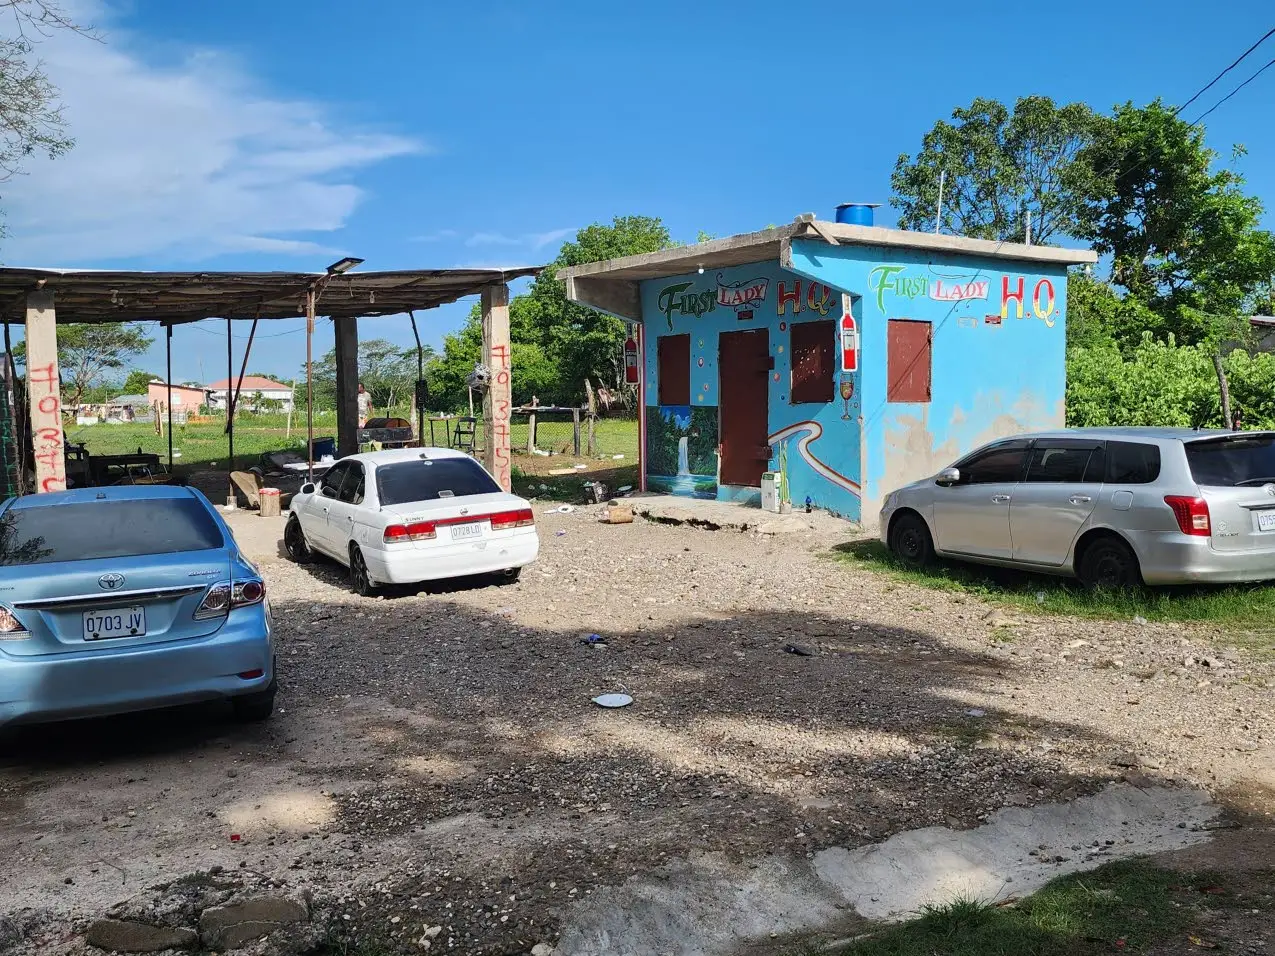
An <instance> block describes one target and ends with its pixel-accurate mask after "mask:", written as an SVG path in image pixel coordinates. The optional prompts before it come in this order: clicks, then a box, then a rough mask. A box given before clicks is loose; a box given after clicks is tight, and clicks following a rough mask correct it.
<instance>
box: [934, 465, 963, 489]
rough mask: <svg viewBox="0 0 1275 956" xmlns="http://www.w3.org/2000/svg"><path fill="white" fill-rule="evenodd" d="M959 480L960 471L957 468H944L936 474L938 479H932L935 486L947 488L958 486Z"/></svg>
mask: <svg viewBox="0 0 1275 956" xmlns="http://www.w3.org/2000/svg"><path fill="white" fill-rule="evenodd" d="M960 480H961V470H960V469H959V468H944V469H943V470H942V471H940V472H939V473H938V477H937V478H935V479H934V481H935V483H936V484H939V485H942V486H943V487H944V488H947V487H948V486H950V485H955V484H959V483H960Z"/></svg>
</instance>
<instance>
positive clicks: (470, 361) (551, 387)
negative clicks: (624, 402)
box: [430, 216, 674, 408]
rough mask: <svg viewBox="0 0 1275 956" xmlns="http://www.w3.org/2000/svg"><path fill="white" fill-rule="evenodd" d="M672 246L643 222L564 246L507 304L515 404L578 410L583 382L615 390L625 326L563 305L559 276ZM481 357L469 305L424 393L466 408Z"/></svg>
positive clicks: (628, 220)
mask: <svg viewBox="0 0 1275 956" xmlns="http://www.w3.org/2000/svg"><path fill="white" fill-rule="evenodd" d="M673 245H674V242H673V240H672V238H671V237H670V236H669V232H668V229H667V227H665V225H664V223H663V222H661V221H660V220H659V219H654V218H651V217H648V216H617V217H616V218H615V219H613V220H612V221H611V223H610V225H603V224H601V223H594V224H593V225H591V226H588V227H586V228H584V229H581V230H580V231H579V232H577V233H576V237H575V240H574V241H572V242H567V243H564V244H563V246H562V249H561V250H560V251H559V252H558V255H557V257H556V258H555V259H554V260H553V262H552V263H550V265H549V266H548V267H547V268H546V269H545V271H544V272H542V273H541V274H540V275H539V276H537V277H536V280H535V281H534V282H533V283H532V285H531V289H530V290H529V291H528V292H527V293H526V294H525V295H519V296H515V297H514V299H513V301H512V302H510V304H509V333H510V341H511V342H512V345H513V348H512V354H511V356H510V358H511V362H512V364H513V381H512V383H511V385H512V387H513V393H514V402H515V403H522V402H525V401H527V400H529V399H530V398H531V396H532V395H535V396H536V397H537V398H539V399H540V400H541V402H542V403H550V402H552V403H556V404H578V403H580V402H582V401H583V399H584V380H585V378H586V377H587V378H589V379H591V380H592V381H593V382H595V383H597V384H604V385H607V386H611V387H616V386H618V385H620V384H621V382H622V381H623V375H624V339H625V326H624V323H623V322H622V321H620V320H619V319H617V318H615V317H614V316H610V315H605V314H603V313H601V312H597V311H595V310H593V309H590V308H586V307H585V306H582V305H577V304H576V303H574V302H568V301H567V294H566V289H565V287H564V286H563V284H562V283H561V282H560V281H558V279H557V277H556V276H557V270H558V269H561V268H565V267H567V266H575V265H583V264H584V263H587V262H598V261H600V260H603V259H617V258H620V257H621V256H630V255H637V254H638V253H643V252H656V251H658V250H660V249H668V248H670V247H672V246H673ZM481 353H482V313H481V308H480V306H478V305H475V306H474V308H473V310H472V311H471V312H470V314H469V319H468V321H467V322H466V323H465V326H464V327H463V328H461V329H460V331H458V332H456V333H455V334H453V335H449V336H447V338H446V339H445V340H444V345H443V357H442V359H441V360H440V362H439V363H437V365H435V366H434V368H433V371H432V375H431V378H430V388H431V391H432V393H433V394H434V396H435V399H436V400H437V401H438V402H439V404H440V406H441V407H443V408H460V407H464V406H465V405H466V404H467V400H466V393H465V377H466V376H467V375H468V374H469V373H470V372H471V371H473V368H474V364H475V363H476V362H477V361H479V359H480V357H481Z"/></svg>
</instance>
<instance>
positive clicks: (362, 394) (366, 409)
mask: <svg viewBox="0 0 1275 956" xmlns="http://www.w3.org/2000/svg"><path fill="white" fill-rule="evenodd" d="M371 417H372V393H371V392H369V391H368V390H367V389H366V388H364V387H363V383H362V382H359V428H366V427H367V420H368V419H369V418H371Z"/></svg>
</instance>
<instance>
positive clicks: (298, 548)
mask: <svg viewBox="0 0 1275 956" xmlns="http://www.w3.org/2000/svg"><path fill="white" fill-rule="evenodd" d="M283 548H284V550H285V551H287V552H288V557H290V558H291V559H292V560H293V561H295V562H296V563H297V564H309V563H310V562H311V561H313V560H314V552H313V551H311V550H310V544H309V542H307V541H306V539H305V531H304V530H303V529H302V527H301V519H300V518H298V517H297V516H296V515H293V516H292V517H291V518H289V519H288V526H287V527H286V528H284V529H283Z"/></svg>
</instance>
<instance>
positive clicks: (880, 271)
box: [868, 266, 930, 312]
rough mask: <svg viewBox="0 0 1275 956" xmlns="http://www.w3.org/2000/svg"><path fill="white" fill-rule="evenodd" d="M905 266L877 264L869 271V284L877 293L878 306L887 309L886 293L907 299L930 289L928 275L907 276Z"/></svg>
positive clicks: (883, 309)
mask: <svg viewBox="0 0 1275 956" xmlns="http://www.w3.org/2000/svg"><path fill="white" fill-rule="evenodd" d="M903 271H904V267H903V266H877V267H876V268H875V269H873V270H872V271H871V272H869V273H868V286H869V287H870V288H871V289H872V291H873V292H875V293H876V294H877V308H878V309H880V310H881V311H882V312H884V311H885V294H886V293H887V292H892V293H894V294H895V295H898V296H902V297H903V298H905V299H915V298H917V297H919V296H923V295H925V294H926V293H928V292H929V290H930V280H929V279H928V278H927V277H926V276H905V275H903Z"/></svg>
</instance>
